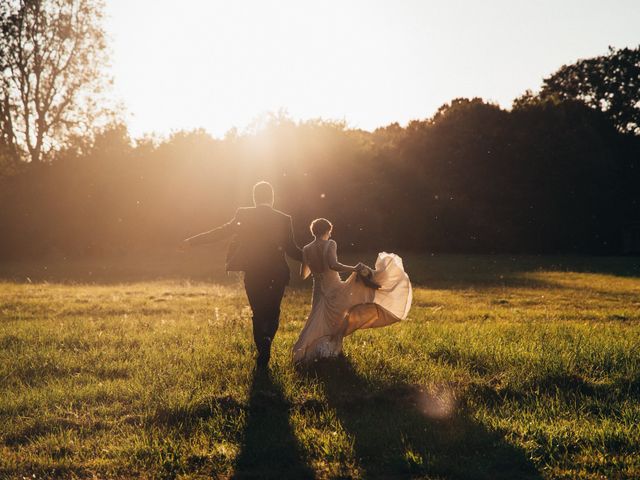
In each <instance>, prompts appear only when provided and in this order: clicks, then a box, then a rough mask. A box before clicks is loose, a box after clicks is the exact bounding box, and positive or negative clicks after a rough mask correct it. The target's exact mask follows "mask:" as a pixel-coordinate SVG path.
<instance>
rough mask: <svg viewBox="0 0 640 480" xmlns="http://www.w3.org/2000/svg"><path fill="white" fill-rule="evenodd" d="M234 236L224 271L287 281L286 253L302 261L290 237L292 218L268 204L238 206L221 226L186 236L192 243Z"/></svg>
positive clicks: (298, 249) (210, 241)
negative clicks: (189, 236)
mask: <svg viewBox="0 0 640 480" xmlns="http://www.w3.org/2000/svg"><path fill="white" fill-rule="evenodd" d="M228 237H233V240H232V242H231V245H230V246H229V251H228V252H227V271H244V272H251V273H256V274H269V275H276V276H277V277H279V278H286V280H287V281H288V280H289V266H288V265H287V261H286V260H285V253H286V254H287V255H289V256H290V257H291V258H293V259H295V260H297V261H299V262H301V261H302V251H301V250H300V248H299V247H298V246H297V245H296V242H295V240H294V238H293V225H292V223H291V217H290V216H289V215H287V214H285V213H282V212H280V211H278V210H275V209H274V208H271V207H270V206H268V205H258V206H256V207H244V208H239V209H238V210H237V211H236V214H235V216H234V217H233V218H232V219H231V220H230V221H229V222H227V223H225V224H224V225H221V226H220V227H218V228H214V229H213V230H209V231H208V232H204V233H201V234H199V235H195V236H193V237H191V238H188V239H187V241H188V242H189V243H191V244H193V245H198V244H203V243H212V242H217V241H218V240H222V239H224V238H228Z"/></svg>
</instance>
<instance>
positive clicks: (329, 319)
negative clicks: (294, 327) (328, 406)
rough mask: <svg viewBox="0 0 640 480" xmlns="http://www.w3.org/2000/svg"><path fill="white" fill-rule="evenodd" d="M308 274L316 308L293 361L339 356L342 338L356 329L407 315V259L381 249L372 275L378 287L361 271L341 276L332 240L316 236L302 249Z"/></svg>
mask: <svg viewBox="0 0 640 480" xmlns="http://www.w3.org/2000/svg"><path fill="white" fill-rule="evenodd" d="M302 257H303V267H302V269H303V271H302V276H303V278H306V277H307V276H308V275H309V273H310V274H312V275H313V295H312V302H311V312H310V313H309V317H308V318H307V322H306V324H305V326H304V328H303V329H302V332H300V336H299V337H298V340H297V342H296V344H295V345H294V347H293V360H294V362H296V363H297V362H307V361H310V360H314V359H317V358H324V357H334V356H337V355H338V354H340V352H342V339H343V338H344V337H345V336H347V335H350V334H351V333H353V332H354V331H356V330H359V329H363V328H377V327H384V326H386V325H390V324H392V323H395V322H398V321H400V320H404V319H405V318H407V314H408V313H409V308H411V299H412V289H411V282H410V281H409V276H408V275H407V274H406V273H405V271H404V267H403V265H402V259H401V258H400V257H399V256H398V255H396V254H394V253H386V252H383V253H379V254H378V258H377V260H376V264H375V270H373V271H372V276H371V279H372V280H373V282H375V283H377V284H378V285H380V288H379V289H377V290H376V289H373V288H370V287H368V286H366V285H365V284H364V283H363V282H362V280H361V278H359V276H358V274H357V273H352V274H351V275H350V276H349V277H348V278H347V279H346V280H345V281H342V280H341V278H340V274H339V273H338V272H337V271H336V270H343V269H344V268H345V266H344V265H342V264H341V263H340V262H338V258H337V246H336V242H335V241H333V240H320V239H316V240H314V241H313V242H311V243H310V244H308V245H306V246H305V247H304V248H303V250H302Z"/></svg>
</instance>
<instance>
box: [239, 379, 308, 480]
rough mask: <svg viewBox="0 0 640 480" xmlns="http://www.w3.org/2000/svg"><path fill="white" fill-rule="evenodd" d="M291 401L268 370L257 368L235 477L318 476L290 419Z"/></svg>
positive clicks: (305, 477) (292, 477)
mask: <svg viewBox="0 0 640 480" xmlns="http://www.w3.org/2000/svg"><path fill="white" fill-rule="evenodd" d="M289 413H290V405H289V402H287V400H286V399H285V397H284V394H283V392H282V387H281V386H280V385H278V384H277V383H274V381H273V379H272V377H271V374H270V373H269V371H267V370H262V369H256V370H255V371H254V377H253V381H252V384H251V390H250V393H249V405H248V409H247V413H246V414H247V419H246V426H245V429H244V438H243V440H242V444H241V450H240V453H239V455H238V457H237V460H236V465H235V472H234V475H233V477H232V478H234V479H250V478H256V479H257V478H260V479H271V478H273V479H279V478H287V479H288V478H291V479H307V478H314V474H313V472H312V470H311V469H310V468H309V467H308V466H307V464H306V463H305V462H304V460H303V455H302V452H301V450H300V448H299V446H298V443H297V442H296V438H295V436H294V434H293V431H292V429H291V425H290V423H289Z"/></svg>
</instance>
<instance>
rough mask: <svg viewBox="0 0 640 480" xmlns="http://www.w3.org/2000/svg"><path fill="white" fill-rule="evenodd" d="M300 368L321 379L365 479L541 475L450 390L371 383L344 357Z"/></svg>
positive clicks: (502, 477)
mask: <svg viewBox="0 0 640 480" xmlns="http://www.w3.org/2000/svg"><path fill="white" fill-rule="evenodd" d="M303 374H305V375H310V376H311V377H312V379H317V380H318V381H320V383H321V384H322V385H323V387H324V390H325V393H326V397H327V403H328V406H329V408H331V409H333V410H335V412H336V415H337V416H338V418H339V420H340V422H341V424H342V426H343V428H344V429H345V430H346V432H347V433H348V434H349V435H350V436H351V437H352V438H353V441H354V449H355V454H356V457H357V461H358V462H359V464H360V467H361V468H362V469H363V470H364V472H365V475H364V476H365V477H366V478H406V477H408V476H412V475H435V476H437V478H443V479H513V478H519V479H539V478H541V477H540V476H539V474H538V472H537V471H536V469H535V467H534V466H533V464H532V463H531V462H530V461H529V460H528V459H527V457H526V456H525V454H524V452H523V451H522V450H519V449H518V448H516V447H514V446H512V445H510V444H508V443H506V442H505V440H504V438H503V436H502V435H501V434H500V433H499V432H491V431H489V430H487V429H486V428H485V427H484V426H482V425H481V424H479V423H478V422H476V421H474V420H473V419H472V418H471V417H470V416H469V415H468V414H467V413H466V412H465V411H464V408H462V407H460V406H456V405H455V401H454V399H453V397H452V396H451V395H450V393H448V392H446V391H443V392H440V393H439V394H438V395H430V394H428V393H426V392H424V391H422V390H420V389H419V388H417V387H414V386H410V385H406V384H400V385H383V384H375V383H371V382H370V381H367V380H365V379H364V378H363V377H361V376H360V375H359V374H358V373H357V372H356V371H355V369H354V368H353V366H352V364H351V363H350V362H349V360H347V359H345V358H340V359H337V360H331V361H323V362H318V363H317V364H316V365H314V367H312V369H309V370H306V371H305V372H303Z"/></svg>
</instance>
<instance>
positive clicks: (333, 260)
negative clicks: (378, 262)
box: [327, 240, 356, 272]
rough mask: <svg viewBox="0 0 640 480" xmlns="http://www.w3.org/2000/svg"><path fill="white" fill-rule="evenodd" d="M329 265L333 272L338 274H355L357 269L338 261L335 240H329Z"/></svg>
mask: <svg viewBox="0 0 640 480" xmlns="http://www.w3.org/2000/svg"><path fill="white" fill-rule="evenodd" d="M327 263H328V264H329V268H330V269H331V270H335V271H336V272H355V271H356V267H354V266H351V265H345V264H343V263H340V262H339V261H338V246H337V244H336V242H334V241H333V240H329V248H328V250H327Z"/></svg>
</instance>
